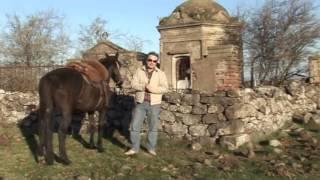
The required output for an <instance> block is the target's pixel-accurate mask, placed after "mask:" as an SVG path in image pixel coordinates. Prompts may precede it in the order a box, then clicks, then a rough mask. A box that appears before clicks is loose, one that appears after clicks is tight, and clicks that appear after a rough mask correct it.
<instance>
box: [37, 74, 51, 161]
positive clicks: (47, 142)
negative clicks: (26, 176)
mask: <svg viewBox="0 0 320 180" xmlns="http://www.w3.org/2000/svg"><path fill="white" fill-rule="evenodd" d="M52 90H53V87H52V83H50V81H49V79H47V78H46V76H44V77H43V78H41V80H40V82H39V98H40V105H39V155H40V156H42V155H43V151H44V150H45V159H46V162H47V163H48V164H52V163H53V158H54V154H53V146H52V134H53V130H52V129H53V127H52V126H53V108H54V106H53V104H54V103H53V98H54V97H53V96H54V95H53V92H52Z"/></svg>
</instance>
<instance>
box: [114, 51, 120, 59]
mask: <svg viewBox="0 0 320 180" xmlns="http://www.w3.org/2000/svg"><path fill="white" fill-rule="evenodd" d="M115 57H116V58H117V59H118V57H119V52H118V51H117V53H116V55H115Z"/></svg>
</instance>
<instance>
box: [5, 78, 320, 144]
mask: <svg viewBox="0 0 320 180" xmlns="http://www.w3.org/2000/svg"><path fill="white" fill-rule="evenodd" d="M133 95H134V92H133V91H132V90H129V89H127V90H125V91H123V92H122V93H121V94H118V95H114V96H113V98H112V102H111V107H110V109H109V112H108V125H109V128H116V129H119V130H120V131H126V132H127V131H128V128H129V124H130V121H131V112H132V109H133V108H134V98H133ZM0 100H1V101H0V113H1V116H0V118H1V121H2V122H10V123H12V122H17V121H19V119H22V118H23V117H24V116H26V114H27V107H28V105H29V104H33V103H34V104H37V103H38V98H37V96H36V95H34V94H24V93H18V92H5V91H3V90H1V91H0ZM161 107H162V111H161V113H160V123H159V131H160V133H162V134H165V135H167V136H169V137H175V138H186V139H189V140H190V141H199V142H203V143H206V144H208V143H216V140H217V139H220V140H221V141H220V142H221V143H222V144H225V145H226V146H227V147H228V148H229V149H237V148H238V147H239V146H241V145H243V144H244V143H247V142H248V141H251V140H252V139H256V138H260V139H263V138H265V137H267V136H269V135H270V134H272V133H274V132H277V131H278V130H280V129H282V128H284V127H285V125H286V124H287V123H291V122H292V120H293V119H296V120H299V121H306V122H307V121H314V123H315V124H318V125H319V124H320V115H319V114H320V110H319V109H320V86H319V85H315V84H303V83H302V82H292V83H290V84H289V85H288V86H286V87H285V88H277V87H273V86H264V87H257V88H255V89H249V88H247V89H240V90H232V91H218V92H216V93H214V94H202V93H199V92H192V93H178V92H170V93H167V94H165V95H164V101H163V103H162V105H161Z"/></svg>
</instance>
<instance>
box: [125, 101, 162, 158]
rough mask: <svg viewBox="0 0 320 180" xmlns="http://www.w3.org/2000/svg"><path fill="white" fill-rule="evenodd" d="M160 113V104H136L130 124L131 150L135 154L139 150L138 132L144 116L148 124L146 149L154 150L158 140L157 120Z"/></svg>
mask: <svg viewBox="0 0 320 180" xmlns="http://www.w3.org/2000/svg"><path fill="white" fill-rule="evenodd" d="M159 113H160V104H157V105H152V106H151V105H150V103H149V102H143V103H137V104H136V106H135V108H134V111H133V118H132V122H131V124H130V140H131V143H132V149H133V150H135V151H136V152H138V151H139V149H140V131H141V128H142V125H143V121H144V118H145V116H146V115H147V122H148V135H147V144H146V148H147V149H148V150H154V149H155V146H156V144H157V139H158V121H159V120H158V119H159Z"/></svg>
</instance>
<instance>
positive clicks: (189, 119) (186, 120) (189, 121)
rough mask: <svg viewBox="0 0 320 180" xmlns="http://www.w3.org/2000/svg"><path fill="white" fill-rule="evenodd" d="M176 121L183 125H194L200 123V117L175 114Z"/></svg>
mask: <svg viewBox="0 0 320 180" xmlns="http://www.w3.org/2000/svg"><path fill="white" fill-rule="evenodd" d="M176 117H177V120H178V121H179V122H182V123H183V124H185V125H194V124H198V123H200V122H201V115H194V114H179V113H176Z"/></svg>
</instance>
